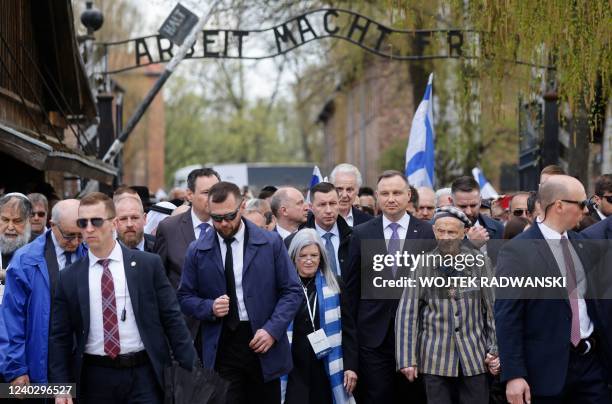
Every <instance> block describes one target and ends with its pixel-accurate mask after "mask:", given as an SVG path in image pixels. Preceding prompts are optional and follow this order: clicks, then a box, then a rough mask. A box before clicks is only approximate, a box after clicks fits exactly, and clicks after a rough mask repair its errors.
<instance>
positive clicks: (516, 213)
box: [512, 209, 527, 217]
mask: <svg viewBox="0 0 612 404" xmlns="http://www.w3.org/2000/svg"><path fill="white" fill-rule="evenodd" d="M523 213H527V211H526V210H525V209H514V210H513V211H512V214H513V215H514V216H517V217H519V216H523Z"/></svg>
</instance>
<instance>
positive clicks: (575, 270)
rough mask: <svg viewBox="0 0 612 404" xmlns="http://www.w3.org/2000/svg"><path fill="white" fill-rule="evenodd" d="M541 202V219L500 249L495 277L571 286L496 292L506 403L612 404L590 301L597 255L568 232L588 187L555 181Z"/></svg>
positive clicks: (571, 181) (581, 210)
mask: <svg viewBox="0 0 612 404" xmlns="http://www.w3.org/2000/svg"><path fill="white" fill-rule="evenodd" d="M539 199H540V206H541V207H542V214H541V215H542V217H543V220H542V221H541V222H538V223H534V225H533V226H532V227H530V228H529V229H528V230H527V231H525V232H523V233H522V234H520V235H519V236H517V237H516V238H515V239H513V240H512V241H510V242H509V244H507V245H506V246H505V247H504V248H503V249H502V250H501V251H500V253H499V257H498V265H497V276H498V277H534V276H557V277H558V276H563V277H564V279H565V280H566V285H565V286H564V287H556V288H552V287H551V288H538V289H535V290H534V289H527V288H523V289H521V290H514V291H503V290H500V289H498V296H497V297H498V300H497V301H496V303H495V323H496V327H497V338H498V340H497V342H498V348H499V356H500V359H501V368H502V369H501V371H502V373H501V380H502V382H507V384H506V398H507V399H508V401H509V402H510V403H512V404H516V403H521V404H522V403H524V402H527V403H529V402H534V403H538V402H546V403H578V402H580V403H610V396H609V393H608V392H607V389H606V384H605V375H604V372H603V368H602V364H601V362H600V354H599V350H600V346H599V345H600V344H599V343H598V339H597V331H598V329H597V326H598V324H597V322H596V316H595V310H594V307H593V304H592V303H593V302H592V301H590V300H587V299H585V296H586V294H587V290H588V288H589V287H590V286H592V285H589V284H588V279H589V271H591V270H592V268H593V261H592V260H591V258H590V257H591V256H592V255H593V254H592V253H591V252H590V251H589V250H590V249H589V246H588V245H587V244H586V243H585V242H584V241H583V239H582V237H581V236H580V235H578V234H576V233H574V232H572V231H570V229H572V228H574V227H575V226H576V224H577V223H578V222H579V221H580V219H581V218H582V215H583V214H584V213H586V212H587V211H586V208H585V206H586V203H587V202H586V193H585V191H584V187H583V186H582V184H581V183H580V182H579V181H578V180H576V179H575V178H572V177H569V176H566V175H556V176H554V177H551V178H549V179H548V181H546V182H545V183H544V184H542V185H541V187H540V190H539ZM512 292H516V293H518V294H516V295H510V293H512Z"/></svg>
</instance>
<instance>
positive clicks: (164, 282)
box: [49, 245, 196, 388]
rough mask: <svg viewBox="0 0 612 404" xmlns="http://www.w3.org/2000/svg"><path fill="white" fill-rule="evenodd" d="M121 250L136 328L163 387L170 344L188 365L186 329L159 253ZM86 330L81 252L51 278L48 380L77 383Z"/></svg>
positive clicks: (190, 352) (190, 350) (85, 263)
mask: <svg viewBox="0 0 612 404" xmlns="http://www.w3.org/2000/svg"><path fill="white" fill-rule="evenodd" d="M121 250H122V252H123V263H124V268H125V278H126V281H127V287H128V291H129V293H130V300H131V301H132V306H133V308H134V315H135V316H136V325H137V326H138V332H139V333H140V338H141V339H142V343H143V344H144V347H145V350H146V351H147V354H148V355H149V360H150V361H151V364H152V365H153V369H154V370H155V375H156V376H157V380H158V381H159V383H160V388H163V386H164V383H163V371H164V368H165V367H167V366H170V365H171V356H170V349H172V354H173V357H174V359H175V360H176V361H178V362H179V364H180V365H181V366H182V367H183V368H185V369H191V368H192V367H193V365H194V363H195V359H196V352H195V349H194V347H193V342H192V339H191V335H190V334H189V330H188V329H187V326H186V325H185V320H184V319H183V316H182V314H181V311H180V308H179V305H178V302H177V299H176V294H175V292H174V289H173V288H172V286H171V285H170V282H169V281H168V278H167V277H166V274H165V271H164V267H163V265H162V263H161V259H160V258H159V256H158V255H156V254H152V253H148V252H143V251H139V250H132V249H129V248H126V247H125V246H124V245H121ZM134 264H135V265H134ZM88 336H89V256H86V257H84V258H82V259H80V260H79V261H77V262H75V263H74V264H72V265H71V266H70V267H68V268H66V269H64V270H63V271H61V272H60V274H59V278H58V281H57V289H56V292H55V299H54V301H53V320H52V333H51V343H50V349H49V381H50V382H51V383H69V382H76V383H77V386H78V385H79V382H80V378H81V370H82V365H83V354H84V351H85V344H86V343H87V338H88ZM74 341H76V349H75V350H74V351H73V347H74Z"/></svg>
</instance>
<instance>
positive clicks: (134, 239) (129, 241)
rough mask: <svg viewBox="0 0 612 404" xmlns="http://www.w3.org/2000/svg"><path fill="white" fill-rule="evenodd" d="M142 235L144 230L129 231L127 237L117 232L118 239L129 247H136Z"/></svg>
mask: <svg viewBox="0 0 612 404" xmlns="http://www.w3.org/2000/svg"><path fill="white" fill-rule="evenodd" d="M143 237H144V231H140V232H138V231H137V232H135V233H130V234H129V235H128V236H127V237H125V234H124V235H120V234H119V237H118V238H119V241H121V242H122V243H123V244H125V245H126V246H128V247H129V248H136V247H137V246H138V244H140V242H141V241H142V239H143Z"/></svg>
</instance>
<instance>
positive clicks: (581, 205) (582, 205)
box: [560, 199, 589, 209]
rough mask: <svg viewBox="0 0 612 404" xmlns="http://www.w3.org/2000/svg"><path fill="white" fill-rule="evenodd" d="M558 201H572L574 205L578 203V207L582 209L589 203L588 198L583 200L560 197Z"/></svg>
mask: <svg viewBox="0 0 612 404" xmlns="http://www.w3.org/2000/svg"><path fill="white" fill-rule="evenodd" d="M560 201H561V202H566V203H573V204H574V205H578V207H579V208H580V209H584V208H585V207H586V206H587V205H588V204H589V201H588V199H585V200H584V201H570V200H567V199H560Z"/></svg>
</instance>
